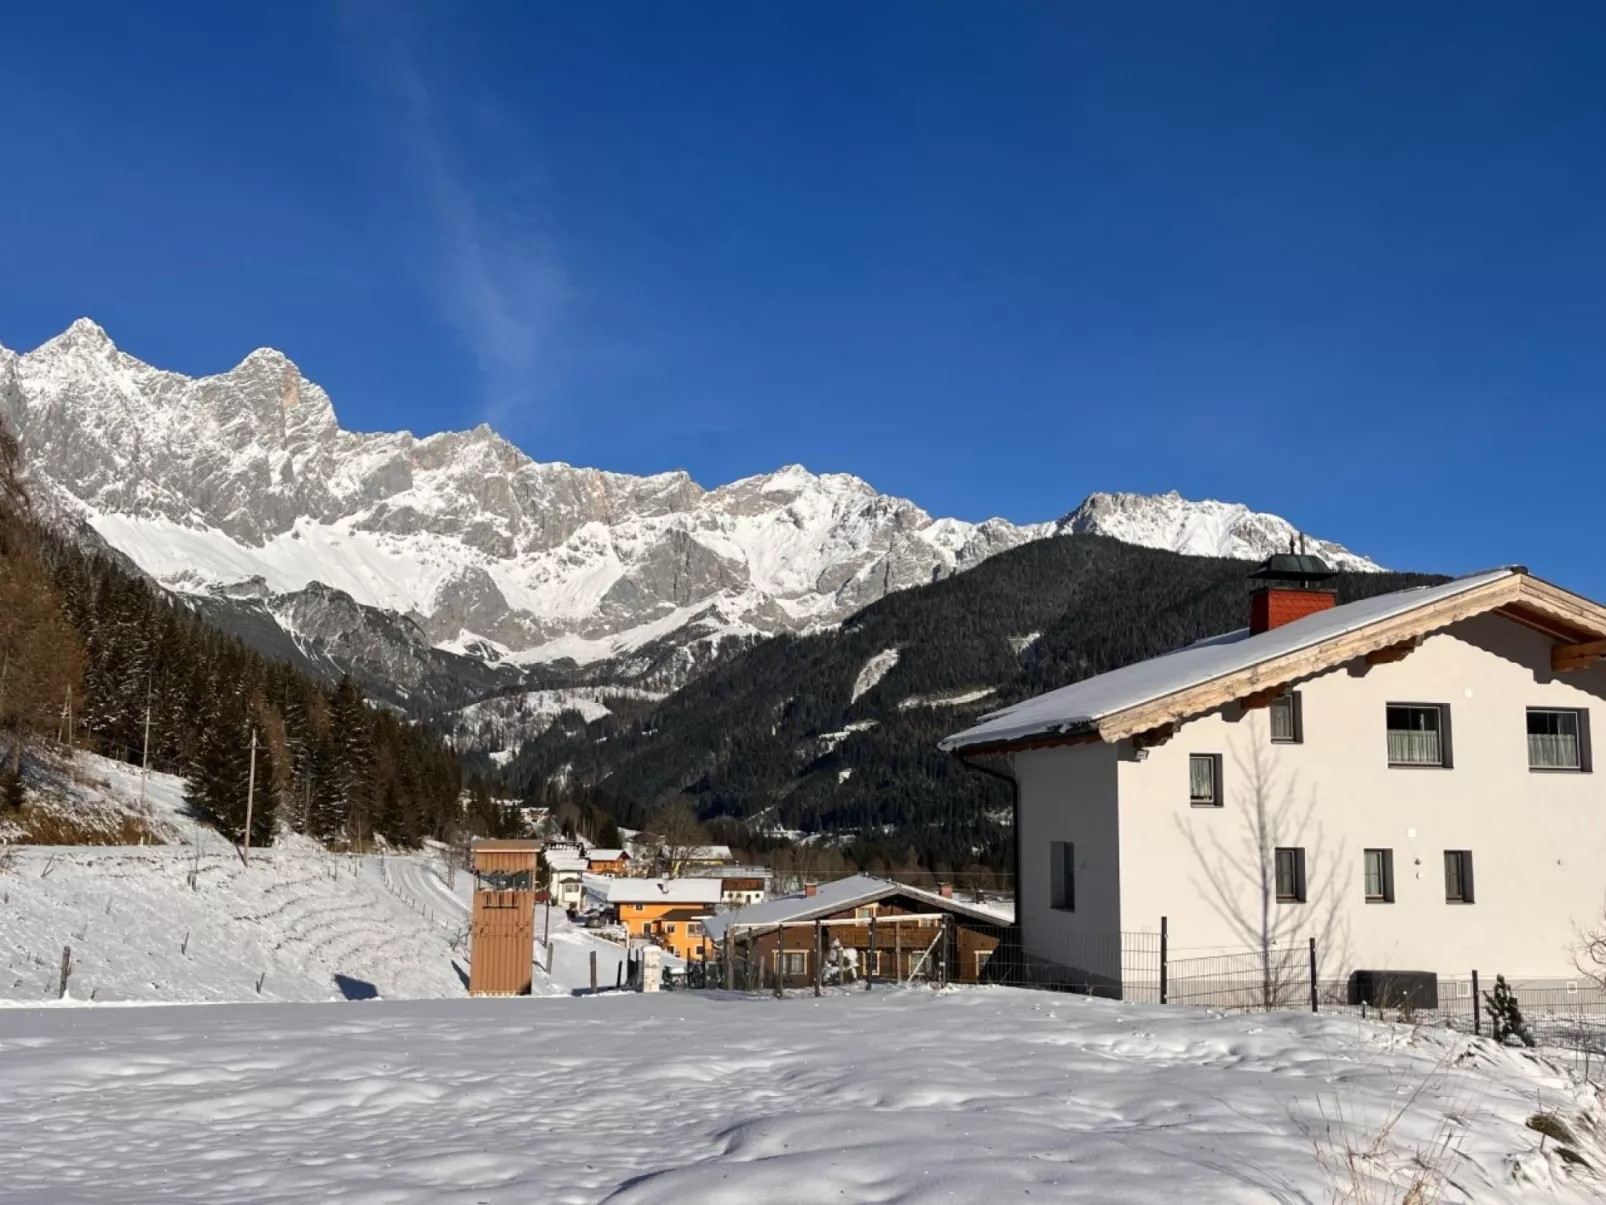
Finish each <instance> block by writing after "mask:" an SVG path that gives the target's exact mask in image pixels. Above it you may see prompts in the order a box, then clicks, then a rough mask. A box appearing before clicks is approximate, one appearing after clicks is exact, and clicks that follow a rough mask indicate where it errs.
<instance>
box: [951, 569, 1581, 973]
mask: <svg viewBox="0 0 1606 1205" xmlns="http://www.w3.org/2000/svg"><path fill="white" fill-rule="evenodd" d="M1254 576H1255V577H1256V578H1258V579H1260V580H1259V585H1258V588H1257V589H1256V590H1255V591H1254V593H1253V594H1252V595H1251V598H1250V608H1249V609H1250V613H1251V623H1250V626H1249V627H1248V628H1245V629H1243V630H1240V631H1236V632H1232V633H1230V634H1228V635H1225V636H1221V637H1217V638H1214V639H1211V640H1206V641H1202V642H1200V643H1198V644H1194V645H1190V646H1188V647H1187V648H1184V649H1180V650H1178V651H1176V652H1173V653H1170V654H1167V655H1165V656H1161V657H1156V658H1153V659H1151V660H1149V661H1145V662H1141V663H1138V664H1135V665H1130V666H1126V667H1124V668H1122V669H1119V670H1115V671H1113V672H1111V673H1106V674H1101V675H1099V676H1098V677H1094V678H1089V679H1086V680H1084V681H1081V682H1077V683H1075V684H1073V685H1070V686H1066V687H1064V688H1062V689H1059V690H1055V691H1050V692H1049V693H1047V694H1044V695H1040V696H1038V697H1036V698H1032V699H1028V700H1026V701H1024V702H1022V703H1019V704H1016V705H1014V706H1012V707H1008V708H1005V709H1003V710H1000V711H997V712H994V713H992V714H990V715H987V716H984V717H983V718H982V720H981V722H980V723H978V724H977V725H976V726H975V727H972V728H970V729H967V730H966V731H964V732H960V733H957V734H955V735H953V736H950V737H948V738H947V739H946V740H944V741H943V742H942V743H941V747H942V748H943V749H945V750H948V751H950V752H951V753H954V754H955V755H956V756H959V757H960V758H962V759H963V760H964V761H965V762H966V763H967V764H969V765H971V766H973V767H975V768H978V769H983V770H988V771H990V772H992V773H994V774H1001V775H1003V776H1005V777H1007V778H1009V779H1010V780H1012V781H1013V782H1014V784H1015V793H1016V834H1017V840H1018V850H1019V853H1018V857H1019V877H1018V883H1019V886H1018V889H1017V890H1018V893H1019V900H1018V909H1019V911H1018V915H1019V916H1020V940H1021V947H1022V954H1023V956H1024V960H1025V963H1026V965H1027V968H1028V971H1031V970H1032V969H1033V968H1035V969H1036V973H1039V974H1048V975H1050V976H1052V975H1054V974H1056V973H1058V972H1059V971H1060V970H1061V969H1068V970H1070V971H1073V972H1074V973H1076V974H1078V975H1087V976H1089V977H1090V978H1091V979H1092V980H1093V981H1097V982H1101V983H1107V984H1108V985H1110V986H1114V987H1119V984H1120V979H1121V974H1122V968H1121V961H1120V955H1119V951H1118V950H1115V951H1114V952H1110V953H1107V954H1106V953H1101V952H1100V951H1101V950H1104V949H1105V948H1106V946H1105V945H1101V941H1100V939H1101V937H1102V935H1108V934H1112V933H1117V932H1119V931H1127V932H1133V931H1152V930H1154V929H1156V928H1157V927H1158V922H1159V918H1160V917H1162V916H1164V917H1167V918H1168V920H1169V928H1170V932H1171V940H1172V942H1173V943H1174V949H1175V952H1176V953H1179V954H1180V953H1184V952H1200V951H1206V950H1208V949H1211V948H1214V949H1219V950H1223V951H1227V950H1246V949H1253V948H1257V947H1258V946H1260V945H1261V944H1263V943H1264V944H1267V945H1273V944H1275V945H1286V946H1296V945H1297V946H1304V945H1305V944H1306V943H1307V942H1308V939H1309V938H1311V937H1316V938H1317V939H1318V949H1319V958H1320V961H1321V969H1320V975H1321V978H1322V979H1324V980H1329V981H1332V980H1343V979H1346V978H1348V977H1350V976H1352V975H1354V973H1355V972H1357V971H1367V970H1380V971H1384V972H1391V973H1392V972H1402V971H1426V972H1433V973H1436V974H1438V975H1440V976H1446V977H1455V978H1465V977H1466V976H1467V975H1468V974H1469V972H1470V971H1471V970H1472V969H1474V968H1480V969H1481V970H1482V972H1483V973H1484V975H1486V976H1488V978H1489V979H1491V980H1492V978H1493V975H1494V973H1495V972H1504V973H1506V974H1508V975H1512V974H1516V975H1521V976H1525V977H1529V978H1535V977H1546V978H1555V979H1559V980H1568V979H1570V980H1577V979H1578V978H1579V976H1578V973H1577V971H1576V970H1575V969H1574V965H1573V957H1572V952H1571V951H1572V947H1573V945H1574V944H1575V941H1576V933H1575V926H1581V925H1592V924H1598V923H1599V921H1600V919H1601V915H1602V909H1603V905H1606V784H1603V782H1602V780H1601V778H1600V777H1598V776H1597V775H1596V774H1595V773H1593V770H1594V757H1593V750H1592V748H1591V731H1590V729H1591V725H1590V719H1591V713H1592V712H1594V713H1595V714H1596V715H1597V716H1598V715H1599V714H1601V713H1602V705H1603V702H1606V607H1602V606H1601V605H1600V604H1598V603H1595V602H1592V601H1590V600H1589V599H1586V598H1583V597H1580V596H1579V595H1576V594H1572V593H1570V592H1568V591H1566V590H1563V589H1560V588H1559V587H1557V586H1554V585H1551V584H1550V583H1548V582H1544V581H1541V580H1540V579H1538V578H1536V577H1533V576H1531V575H1530V574H1529V573H1528V572H1527V571H1526V570H1525V569H1522V568H1520V567H1513V568H1503V569H1497V570H1493V571H1490V572H1486V573H1478V574H1474V575H1471V576H1468V577H1463V578H1459V579H1456V580H1454V581H1451V582H1447V583H1444V584H1442V585H1438V586H1431V587H1424V588H1418V589H1411V590H1404V591H1400V592H1398V593H1393V594H1387V595H1382V596H1378V597H1375V598H1370V599H1366V600H1363V601H1359V602H1354V603H1349V604H1347V605H1344V606H1337V605H1335V598H1334V595H1333V593H1332V591H1331V590H1330V589H1328V588H1327V586H1326V585H1325V583H1326V582H1327V580H1328V579H1329V578H1330V577H1331V576H1332V574H1331V573H1330V572H1329V571H1328V570H1327V569H1326V567H1325V566H1324V565H1323V564H1322V563H1321V562H1320V561H1319V560H1317V559H1316V558H1314V557H1303V556H1297V557H1296V556H1294V555H1292V554H1290V555H1287V556H1278V557H1273V558H1272V559H1271V560H1270V561H1268V562H1266V564H1265V565H1263V566H1262V567H1261V568H1260V569H1259V570H1258V571H1257V572H1256V574H1255V575H1254ZM1106 944H1107V943H1106Z"/></svg>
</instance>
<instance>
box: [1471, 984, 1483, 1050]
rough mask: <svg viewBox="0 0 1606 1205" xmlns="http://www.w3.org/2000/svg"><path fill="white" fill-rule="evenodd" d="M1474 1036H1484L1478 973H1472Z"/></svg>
mask: <svg viewBox="0 0 1606 1205" xmlns="http://www.w3.org/2000/svg"><path fill="white" fill-rule="evenodd" d="M1472 1036H1473V1037H1475V1038H1481V1037H1482V1036H1483V997H1482V996H1480V995H1478V972H1477V971H1473V972H1472Z"/></svg>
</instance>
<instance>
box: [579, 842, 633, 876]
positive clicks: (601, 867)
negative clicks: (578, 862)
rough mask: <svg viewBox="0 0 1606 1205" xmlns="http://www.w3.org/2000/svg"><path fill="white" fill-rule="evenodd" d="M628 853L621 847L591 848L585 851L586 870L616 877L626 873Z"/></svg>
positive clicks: (628, 860) (628, 859)
mask: <svg viewBox="0 0 1606 1205" xmlns="http://www.w3.org/2000/svg"><path fill="white" fill-rule="evenodd" d="M629 862H630V854H629V853H628V852H627V851H625V850H623V849H592V850H587V851H586V870H587V871H588V872H589V873H591V874H597V875H607V876H609V877H616V876H618V875H622V874H625V873H627V869H628V865H629Z"/></svg>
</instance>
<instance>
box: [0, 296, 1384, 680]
mask: <svg viewBox="0 0 1606 1205" xmlns="http://www.w3.org/2000/svg"><path fill="white" fill-rule="evenodd" d="M0 414H4V415H5V416H6V417H7V418H8V419H9V420H10V421H11V422H12V423H13V424H14V425H15V427H16V429H17V431H18V433H19V434H20V436H21V438H22V443H23V448H24V453H25V457H26V461H27V465H28V468H29V472H30V474H31V476H32V478H33V479H34V481H35V483H36V485H38V486H39V487H40V488H41V490H42V492H45V493H48V494H49V495H51V498H52V503H53V509H55V510H56V512H57V513H59V514H61V515H62V516H63V517H64V519H70V520H71V521H74V522H79V523H82V524H85V525H87V526H88V527H89V528H92V529H93V530H94V531H95V532H96V533H98V534H99V536H100V537H101V538H103V539H104V540H105V541H106V543H107V544H108V545H110V546H111V547H112V548H114V549H116V550H118V551H119V552H121V553H122V554H124V555H125V556H127V557H128V558H129V559H130V560H131V561H133V562H134V563H135V564H136V565H138V566H139V567H140V568H141V569H142V570H143V571H145V572H146V573H148V574H149V575H150V576H151V577H153V578H154V579H155V580H157V581H158V582H160V583H162V584H163V585H165V586H167V587H168V588H170V589H173V590H175V591H179V592H183V593H188V594H191V595H195V596H198V597H200V598H202V599H204V600H208V601H209V602H210V604H211V605H212V606H213V608H214V609H215V610H217V609H221V610H224V611H227V610H229V609H230V608H235V609H236V610H237V609H238V608H239V607H241V606H245V607H247V608H248V609H252V610H253V611H254V613H255V612H260V613H261V614H263V615H267V616H271V617H272V619H273V621H274V622H276V623H277V624H278V625H279V626H280V627H281V628H282V629H284V631H285V632H286V633H287V634H288V635H289V637H290V638H291V639H292V640H294V641H295V642H296V643H297V644H298V645H299V646H303V647H305V646H306V645H307V644H308V642H309V641H310V642H312V643H316V644H317V646H318V654H317V655H318V656H320V657H324V656H326V657H328V658H330V659H332V660H334V661H336V662H338V661H339V659H340V658H341V656H342V655H343V650H342V648H341V633H342V628H341V626H340V625H341V624H342V623H350V622H351V618H350V617H351V616H352V615H354V614H357V613H359V612H358V611H357V610H353V608H358V609H359V610H360V609H361V608H368V609H371V610H377V611H381V612H394V613H395V614H397V615H398V616H403V617H405V618H406V619H407V620H409V621H410V623H411V625H413V627H412V628H411V629H408V630H407V631H405V632H403V633H402V634H403V635H404V636H405V637H406V639H405V640H404V641H403V643H404V644H407V645H408V646H409V647H408V649H406V650H403V652H402V653H397V654H395V655H394V657H393V658H392V659H396V660H398V664H400V663H401V662H403V661H405V662H408V663H409V664H411V663H414V662H417V661H418V657H417V656H416V655H415V653H414V652H413V651H412V649H411V646H412V645H414V644H421V645H422V646H424V647H428V646H434V647H436V648H438V649H440V650H442V651H443V652H445V653H447V654H460V655H465V656H468V657H472V658H476V659H478V660H481V661H485V662H488V663H491V664H500V665H502V666H504V667H505V666H507V665H508V664H510V663H511V664H513V665H528V664H531V663H537V662H555V661H560V660H561V659H565V658H567V659H569V660H572V661H573V662H575V663H577V664H580V665H592V666H600V665H603V664H615V663H618V664H626V663H632V660H633V659H634V662H635V663H642V658H641V657H640V655H639V654H640V651H641V650H656V651H654V652H652V653H651V658H650V659H651V661H652V664H653V665H655V666H656V667H658V668H657V670H656V671H655V672H657V673H658V675H659V676H658V679H657V680H656V682H655V684H657V685H666V684H667V685H673V684H674V682H673V678H674V676H675V674H677V673H680V674H685V673H689V672H692V671H693V670H694V669H695V667H696V666H699V665H702V664H706V663H707V661H708V660H710V659H711V658H712V657H713V656H714V655H715V654H717V652H718V649H719V647H720V645H721V644H722V643H723V642H728V641H730V640H732V639H734V640H735V641H736V643H737V646H740V645H742V644H745V643H748V642H750V641H751V640H752V639H756V638H758V637H762V636H767V635H771V634H774V633H778V632H798V631H808V630H814V629H817V628H820V627H826V626H830V625H833V624H836V623H839V622H841V621H842V620H843V619H845V618H847V617H848V616H850V615H852V614H854V613H856V612H857V611H859V610H860V609H862V608H863V607H864V606H866V605H868V604H869V603H871V602H874V601H876V600H877V599H879V598H881V597H883V596H884V595H886V594H888V593H890V592H892V591H896V590H901V589H904V588H907V587H911V586H916V585H921V584H924V583H928V582H931V581H933V580H937V579H940V578H943V577H946V576H948V575H951V574H953V573H955V572H958V571H960V570H964V569H967V568H969V567H971V566H973V565H976V564H978V563H980V562H981V561H983V560H985V559H986V558H988V557H990V556H992V555H995V554H996V553H998V552H1002V551H1005V550H1008V549H1010V548H1014V547H1018V546H1020V545H1022V544H1025V543H1029V542H1031V541H1034V540H1038V539H1042V538H1045V537H1048V536H1053V535H1056V534H1063V533H1067V532H1078V533H1085V532H1093V533H1103V534H1111V535H1115V536H1117V537H1118V538H1121V539H1124V540H1127V541H1129V542H1133V543H1140V544H1145V545H1148V546H1152V547H1161V548H1173V549H1178V550H1182V551H1188V552H1198V553H1208V554H1212V555H1227V556H1237V557H1260V556H1264V555H1266V554H1268V553H1269V552H1271V551H1276V550H1278V549H1280V548H1284V547H1286V546H1287V543H1288V539H1289V537H1290V535H1292V533H1293V528H1292V527H1291V526H1290V525H1289V524H1287V523H1286V522H1285V521H1283V520H1281V519H1279V518H1277V517H1275V516H1270V515H1259V514H1255V513H1253V512H1251V511H1249V510H1248V509H1247V508H1244V507H1237V506H1232V505H1229V504H1224V503H1214V502H1206V503H1190V502H1186V501H1184V500H1183V499H1181V498H1180V497H1177V496H1176V495H1167V496H1164V497H1146V496H1142V495H1130V494H1116V495H1110V494H1095V495H1093V496H1091V497H1089V498H1088V499H1087V501H1085V502H1084V503H1083V504H1082V505H1081V506H1080V507H1079V508H1077V510H1075V511H1074V512H1072V513H1071V514H1069V515H1067V516H1065V517H1064V518H1063V519H1061V520H1059V521H1056V522H1046V523H1037V524H1027V525H1016V524H1012V523H1010V522H1007V521H1005V520H1003V519H991V520H987V521H986V522H982V523H968V522H964V521H961V520H956V519H943V518H937V519H934V518H932V517H931V516H930V515H929V514H927V513H926V512H925V511H923V510H922V509H920V508H919V507H918V506H916V505H915V504H914V503H913V502H910V501H908V500H906V499H901V498H894V497H890V496H887V495H883V494H880V493H878V492H876V491H875V490H874V489H873V488H872V487H871V486H870V485H869V484H867V483H866V482H864V481H862V480H860V479H859V478H857V477H852V476H849V475H846V474H822V475H816V474H813V473H810V472H808V471H807V470H806V469H804V468H802V467H801V466H790V467H787V468H784V469H781V470H779V471H777V472H774V473H769V474H764V475H761V476H757V477H749V478H745V479H743V480H740V481H736V482H733V483H731V484H729V485H725V486H721V487H719V488H717V489H714V490H705V489H704V488H703V487H702V486H700V485H698V484H697V483H696V482H695V481H693V480H692V479H691V478H690V477H689V476H688V475H687V474H686V473H684V472H679V471H676V472H667V473H661V474H655V475H653V476H648V477H637V476H631V475H628V474H621V473H609V472H605V471H602V470H598V469H587V468H576V467H574V466H571V465H567V464H562V463H540V462H537V461H535V460H532V459H531V458H530V457H528V456H527V455H525V454H524V453H523V452H522V451H520V450H519V449H518V448H516V447H514V446H513V445H512V444H510V443H508V442H507V441H506V440H504V439H502V438H501V437H500V436H499V435H497V434H496V433H495V432H494V431H492V430H491V429H490V428H489V427H485V426H481V427H478V428H475V429H474V430H472V431H463V432H448V433H443V434H437V435H431V436H426V437H423V438H419V437H415V436H413V435H412V434H410V433H408V432H393V433H358V432H352V431H347V430H345V429H343V428H341V427H340V425H339V423H338V421H337V419H336V416H335V411H334V407H333V404H332V403H331V401H330V399H329V396H328V395H327V394H326V393H325V392H324V391H323V390H322V389H321V388H319V387H318V386H317V385H316V384H314V383H312V382H311V381H309V380H307V379H306V378H305V377H303V376H302V375H301V373H300V371H299V370H298V369H297V368H296V366H295V365H294V364H293V363H292V362H291V361H290V360H289V359H287V358H286V357H285V356H283V355H282V354H281V353H279V352H276V351H272V350H269V349H260V350H257V351H254V352H252V353H251V354H250V355H248V356H246V357H245V359H244V360H242V361H241V362H240V363H239V364H238V365H237V366H236V367H235V368H233V369H231V370H229V371H228V372H225V373H220V374H217V375H214V376H208V377H200V378H191V377H187V376H184V375H182V374H179V373H175V372H168V371H164V370H161V369H157V368H154V367H152V366H150V365H148V364H145V363H143V362H141V361H140V360H138V359H136V358H134V357H133V356H130V355H128V354H126V353H124V352H122V351H120V350H118V348H117V347H116V346H115V344H114V343H113V342H112V340H111V339H110V337H109V336H107V334H106V332H105V331H104V330H102V329H101V328H100V327H99V326H97V325H95V324H94V323H93V322H91V321H89V320H88V319H80V320H78V321H77V322H75V323H73V324H72V326H71V327H69V328H68V329H67V331H65V332H64V333H63V334H61V335H59V336H57V337H56V338H54V339H51V340H50V341H48V342H46V343H45V344H43V345H41V346H40V347H39V348H37V349H35V350H34V351H31V352H28V353H25V354H17V353H15V352H11V351H7V350H5V349H4V348H0ZM1313 550H1314V551H1318V552H1321V553H1322V554H1323V555H1325V556H1327V557H1328V558H1329V559H1331V560H1333V561H1334V562H1335V564H1337V565H1339V566H1341V567H1346V568H1357V569H1369V568H1376V566H1374V565H1373V564H1372V563H1371V562H1370V561H1367V560H1366V559H1365V558H1362V557H1358V556H1355V555H1353V554H1351V553H1349V552H1348V551H1347V550H1345V549H1343V548H1342V547H1340V546H1338V545H1334V544H1330V543H1327V542H1324V541H1315V542H1314V544H1313ZM315 583H316V584H318V585H320V586H321V587H323V588H324V589H321V590H319V591H316V592H315V594H314V596H313V597H311V598H308V597H305V592H306V591H308V590H309V589H310V588H311V587H312V586H313V585H314V584H315ZM337 595H338V596H340V597H343V598H344V599H345V602H344V603H340V605H333V604H335V603H339V601H340V600H339V598H337V597H336V596H337ZM347 604H349V605H347ZM369 618H370V621H372V616H370V617H369ZM253 622H254V621H253ZM320 623H321V624H322V626H321V627H320V626H318V625H319V624H320ZM368 626H369V628H374V627H375V623H374V622H370V623H369V624H368ZM377 626H378V627H379V628H383V627H384V626H385V625H384V624H383V623H378V624H377ZM398 631H401V629H398ZM369 636H370V637H372V638H373V639H378V638H379V637H377V636H373V633H372V632H371V631H370V632H369ZM399 638H400V637H398V639H399ZM372 642H373V640H372V639H370V640H369V641H368V643H369V645H370V646H372ZM690 646H695V647H693V648H691V650H690V651H689V652H686V651H684V650H686V649H687V648H688V647H690ZM370 654H371V658H370V659H371V660H374V661H375V663H376V664H383V663H384V662H385V660H386V658H387V657H389V656H391V654H389V653H385V654H378V653H375V652H374V649H373V648H372V647H370ZM434 672H435V669H434V668H433V667H427V666H415V672H414V674H413V678H412V679H410V681H413V682H414V683H415V684H420V685H421V684H423V683H424V682H426V681H427V680H428V679H429V677H430V675H431V674H433V673H434Z"/></svg>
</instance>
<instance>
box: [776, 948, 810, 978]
mask: <svg viewBox="0 0 1606 1205" xmlns="http://www.w3.org/2000/svg"><path fill="white" fill-rule="evenodd" d="M780 962H781V974H783V975H807V974H808V972H809V952H808V951H807V950H787V951H785V952H783V953H782V954H781V955H780Z"/></svg>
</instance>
